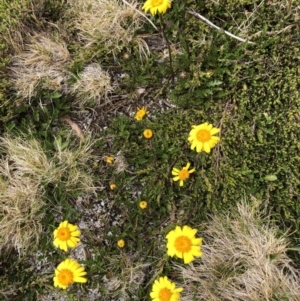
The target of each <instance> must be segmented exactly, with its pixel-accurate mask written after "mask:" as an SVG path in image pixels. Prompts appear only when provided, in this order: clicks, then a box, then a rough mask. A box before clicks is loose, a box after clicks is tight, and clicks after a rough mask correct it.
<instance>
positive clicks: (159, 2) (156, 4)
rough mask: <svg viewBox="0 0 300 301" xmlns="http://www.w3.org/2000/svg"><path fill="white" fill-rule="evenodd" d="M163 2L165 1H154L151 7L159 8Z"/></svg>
mask: <svg viewBox="0 0 300 301" xmlns="http://www.w3.org/2000/svg"><path fill="white" fill-rule="evenodd" d="M163 2H164V1H163V0H152V1H151V5H152V6H159V5H162V4H163Z"/></svg>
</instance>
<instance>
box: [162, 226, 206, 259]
mask: <svg viewBox="0 0 300 301" xmlns="http://www.w3.org/2000/svg"><path fill="white" fill-rule="evenodd" d="M196 233H197V229H192V228H191V227H189V226H184V227H183V228H180V227H179V226H176V228H175V230H172V231H170V232H169V233H168V235H167V236H166V238H167V240H168V242H167V253H168V255H169V256H171V257H173V256H174V255H176V256H177V257H178V258H182V259H183V261H184V263H190V262H192V261H193V260H194V257H201V256H202V255H203V253H202V252H201V245H202V238H196V237H195V234H196Z"/></svg>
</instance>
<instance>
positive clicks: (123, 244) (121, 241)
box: [117, 239, 125, 248]
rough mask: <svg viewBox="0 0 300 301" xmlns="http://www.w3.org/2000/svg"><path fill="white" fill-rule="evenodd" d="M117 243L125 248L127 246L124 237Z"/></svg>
mask: <svg viewBox="0 0 300 301" xmlns="http://www.w3.org/2000/svg"><path fill="white" fill-rule="evenodd" d="M117 245H118V247H119V248H124V247H125V240H124V239H119V240H118V242H117Z"/></svg>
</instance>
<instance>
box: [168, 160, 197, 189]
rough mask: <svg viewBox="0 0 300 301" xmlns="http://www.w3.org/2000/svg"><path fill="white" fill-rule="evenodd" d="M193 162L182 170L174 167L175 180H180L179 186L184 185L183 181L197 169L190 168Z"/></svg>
mask: <svg viewBox="0 0 300 301" xmlns="http://www.w3.org/2000/svg"><path fill="white" fill-rule="evenodd" d="M190 166H191V164H190V163H188V164H187V165H186V166H185V167H183V168H182V169H181V170H179V169H178V168H176V167H174V168H173V169H172V175H173V176H175V177H174V178H173V181H178V180H179V186H183V182H184V181H185V180H186V179H188V178H189V177H190V174H191V173H193V172H194V171H195V168H193V169H191V170H189V168H190Z"/></svg>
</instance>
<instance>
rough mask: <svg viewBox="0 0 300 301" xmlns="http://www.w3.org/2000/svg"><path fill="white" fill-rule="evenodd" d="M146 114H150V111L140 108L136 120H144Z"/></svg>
mask: <svg viewBox="0 0 300 301" xmlns="http://www.w3.org/2000/svg"><path fill="white" fill-rule="evenodd" d="M146 114H148V111H147V110H146V109H145V107H142V108H141V109H139V108H138V110H137V112H136V113H135V116H134V118H135V119H136V120H142V119H143V118H144V116H145V115H146Z"/></svg>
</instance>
